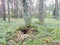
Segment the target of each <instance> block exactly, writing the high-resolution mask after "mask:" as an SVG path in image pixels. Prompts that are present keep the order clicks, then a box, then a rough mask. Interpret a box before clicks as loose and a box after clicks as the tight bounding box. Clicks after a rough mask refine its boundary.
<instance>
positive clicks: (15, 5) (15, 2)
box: [14, 0, 18, 18]
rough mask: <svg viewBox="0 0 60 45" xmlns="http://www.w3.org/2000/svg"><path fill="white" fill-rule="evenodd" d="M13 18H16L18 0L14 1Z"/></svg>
mask: <svg viewBox="0 0 60 45" xmlns="http://www.w3.org/2000/svg"><path fill="white" fill-rule="evenodd" d="M14 17H15V18H18V0H14Z"/></svg>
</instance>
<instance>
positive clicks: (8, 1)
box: [7, 0, 10, 22]
mask: <svg viewBox="0 0 60 45" xmlns="http://www.w3.org/2000/svg"><path fill="white" fill-rule="evenodd" d="M7 6H8V22H10V9H9V0H7Z"/></svg>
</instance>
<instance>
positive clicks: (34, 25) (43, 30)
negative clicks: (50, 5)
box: [0, 18, 60, 45]
mask: <svg viewBox="0 0 60 45" xmlns="http://www.w3.org/2000/svg"><path fill="white" fill-rule="evenodd" d="M25 31H26V32H25ZM55 42H57V43H56V44H57V45H58V44H60V21H59V20H55V19H48V18H47V19H45V24H44V25H40V23H39V20H38V19H36V18H34V19H32V21H31V26H30V27H29V26H25V21H24V20H23V19H18V20H15V21H11V22H10V23H8V22H7V21H3V20H1V19H0V44H1V45H43V44H45V45H50V44H54V43H55Z"/></svg>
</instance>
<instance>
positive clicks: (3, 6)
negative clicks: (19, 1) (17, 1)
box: [1, 0, 6, 21]
mask: <svg viewBox="0 0 60 45" xmlns="http://www.w3.org/2000/svg"><path fill="white" fill-rule="evenodd" d="M1 2H2V14H3V20H4V21H5V20H6V16H5V0H1Z"/></svg>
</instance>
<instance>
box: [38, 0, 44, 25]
mask: <svg viewBox="0 0 60 45" xmlns="http://www.w3.org/2000/svg"><path fill="white" fill-rule="evenodd" d="M38 18H39V20H40V23H41V24H42V23H44V0H39V10H38Z"/></svg>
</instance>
